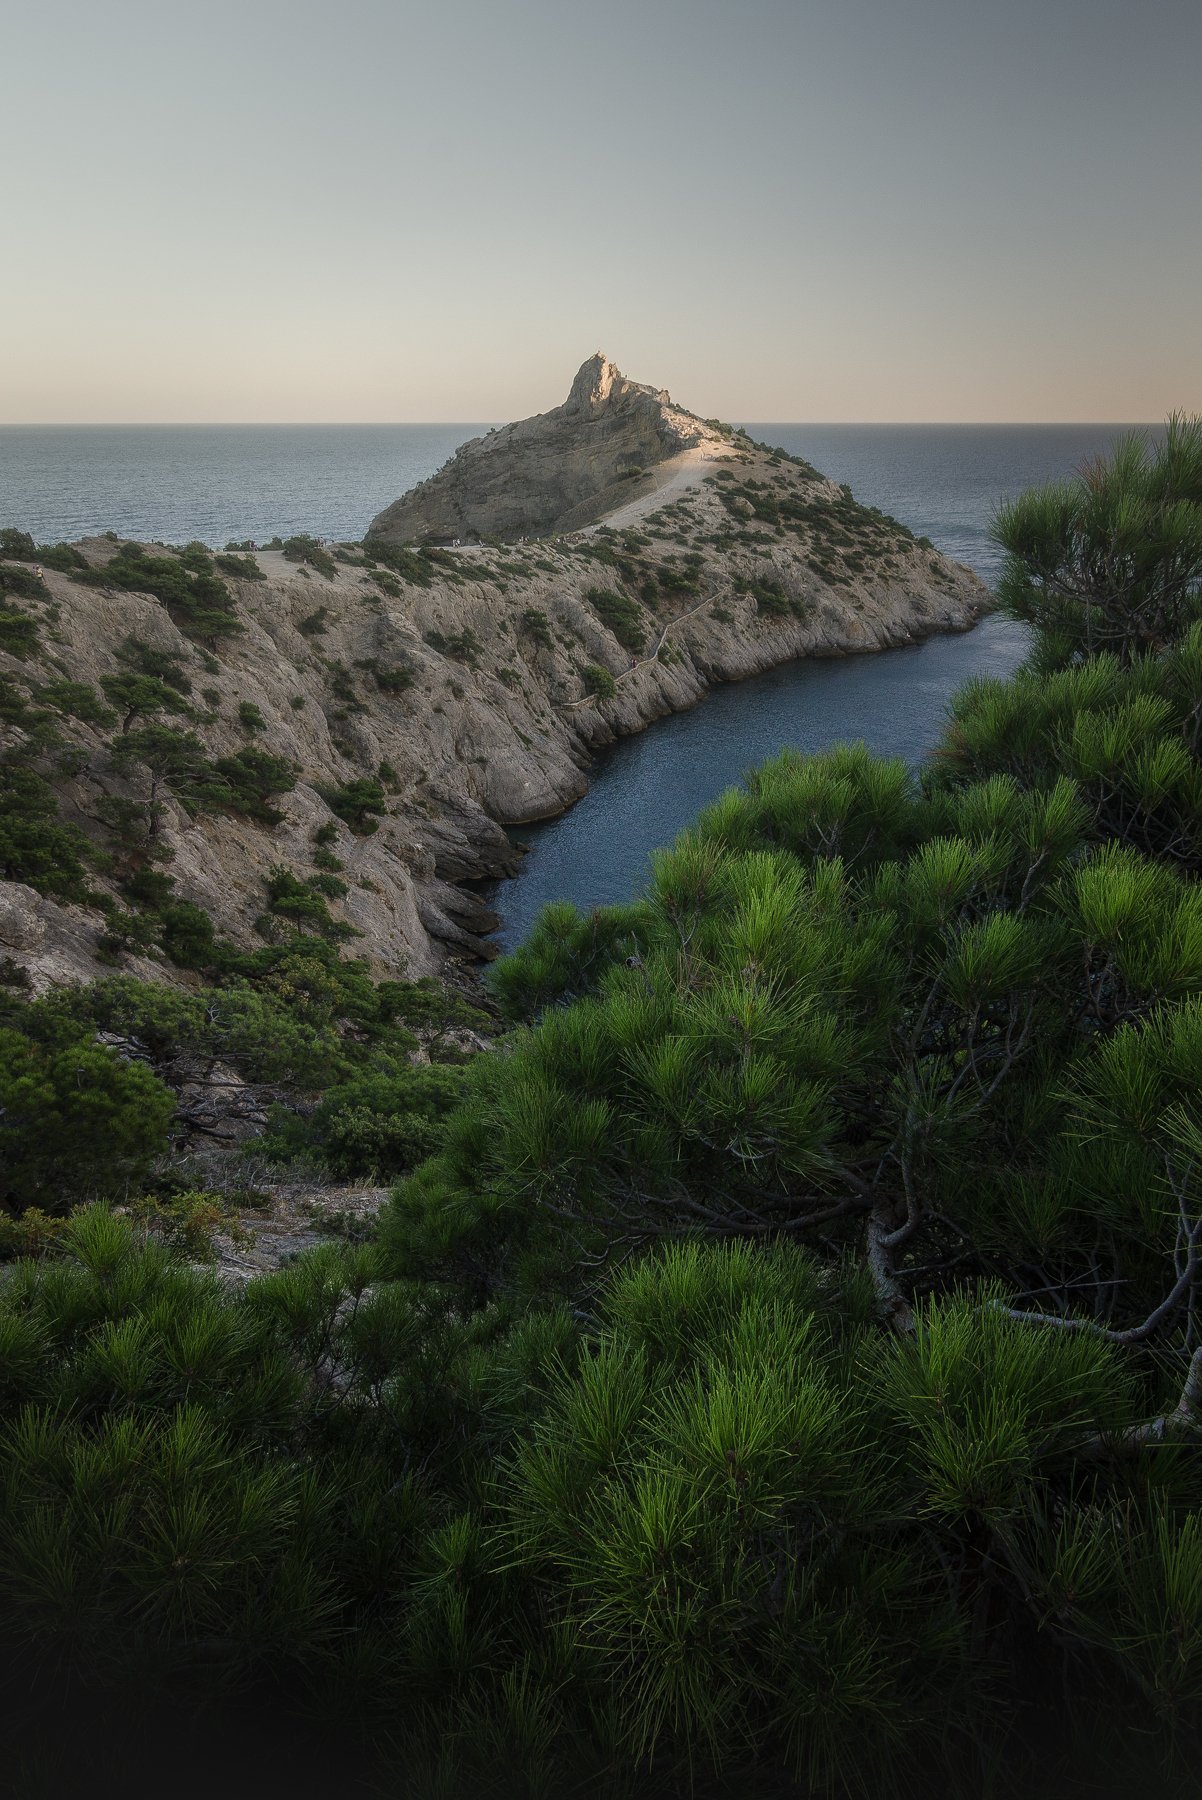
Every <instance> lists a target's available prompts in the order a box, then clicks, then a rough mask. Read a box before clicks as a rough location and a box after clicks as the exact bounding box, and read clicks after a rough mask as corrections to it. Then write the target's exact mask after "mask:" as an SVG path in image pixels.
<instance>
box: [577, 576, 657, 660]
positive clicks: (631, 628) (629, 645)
mask: <svg viewBox="0 0 1202 1800" xmlns="http://www.w3.org/2000/svg"><path fill="white" fill-rule="evenodd" d="M584 597H585V599H586V600H587V601H588V603H589V605H590V606H591V607H592V609H593V611H594V612H595V613H596V615H597V617H598V618H599V619H600V620H601V623H602V624H603V625H605V626H607V627H608V628H609V630H610V631H612V632H613V634H614V636H615V637H616V638H617V640H618V642H619V644H621V646H622V648H623V649H624V650H630V651H632V652H633V653H634V654H635V655H636V656H637V655H641V654H642V652H643V650H644V649H645V648H646V644H647V628H646V623H645V621H644V618H643V612H642V608H641V607H640V606H639V605H638V603H637V601H634V600H632V599H631V598H630V596H629V594H621V593H618V592H617V590H616V589H612V588H599V587H591V588H589V589H588V590H587V592H586V593H585V596H584Z"/></svg>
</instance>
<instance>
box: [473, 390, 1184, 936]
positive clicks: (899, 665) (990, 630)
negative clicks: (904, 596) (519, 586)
mask: <svg viewBox="0 0 1202 1800" xmlns="http://www.w3.org/2000/svg"><path fill="white" fill-rule="evenodd" d="M1125 429H1130V428H1129V427H1123V426H1104V425H1103V426H1097V425H1094V426H1088V425H1047V426H1043V425H1041V426H1009V425H999V426H975V425H966V426H935V425H930V426H927V425H880V426H873V425H758V426H757V425H750V426H748V430H749V431H750V432H751V435H752V436H753V437H754V438H757V439H760V440H761V441H763V442H766V443H775V444H779V445H780V446H781V447H782V448H783V449H785V450H789V451H791V452H793V453H794V454H795V455H800V456H804V457H806V458H807V459H808V460H809V461H810V462H812V463H813V464H814V465H815V466H816V467H817V468H819V469H821V470H822V471H823V473H824V474H826V475H830V476H831V477H832V478H833V479H834V480H836V481H845V482H847V483H848V484H849V485H850V487H851V488H852V490H853V492H854V493H855V495H856V498H857V499H858V500H862V501H863V502H865V504H867V505H870V506H879V507H880V508H881V509H882V510H883V511H885V512H889V513H892V514H893V515H894V517H896V518H899V519H901V520H903V521H904V523H905V524H907V525H908V526H909V527H910V529H911V530H912V531H913V532H914V533H915V534H916V535H917V536H920V537H922V536H926V537H929V538H931V539H932V540H933V541H934V543H936V544H937V545H938V546H939V548H940V549H941V550H943V551H946V552H947V554H948V555H950V556H953V557H955V558H956V560H957V561H959V562H964V563H967V564H968V566H969V567H970V568H972V569H975V570H976V571H977V573H978V574H979V575H980V576H981V577H982V578H983V579H984V580H985V581H987V582H992V581H993V580H994V578H995V577H996V575H997V572H998V568H999V565H1000V555H999V552H998V551H997V549H996V547H995V546H994V545H993V544H991V543H990V541H989V524H990V520H991V519H992V517H993V514H994V510H995V508H996V506H997V503H998V501H999V500H1001V499H1004V498H1007V497H1012V496H1013V495H1015V494H1018V493H1020V492H1021V491H1022V489H1023V488H1026V487H1030V486H1033V485H1037V484H1039V483H1042V482H1045V481H1049V480H1053V479H1056V478H1057V477H1060V476H1065V475H1071V474H1072V473H1073V472H1074V470H1076V469H1077V468H1079V467H1080V465H1081V464H1082V463H1083V462H1084V461H1085V460H1086V459H1087V458H1089V457H1091V456H1095V455H1098V454H1099V453H1104V452H1105V451H1106V450H1107V449H1108V448H1109V446H1110V445H1111V444H1112V443H1113V441H1114V439H1115V437H1116V436H1117V435H1118V434H1119V433H1120V432H1122V431H1123V430H1125ZM1149 429H1151V430H1152V431H1153V435H1157V432H1156V428H1149ZM1026 650H1027V633H1026V630H1025V628H1024V627H1022V626H1020V625H1018V624H1015V623H1013V622H1012V621H1010V620H1008V619H1003V618H999V617H998V616H996V615H994V616H992V617H989V618H987V619H985V620H983V621H982V623H981V624H980V625H978V626H977V627H976V629H975V630H973V631H969V632H964V633H961V634H958V635H954V636H947V637H937V638H930V639H928V640H927V642H926V643H925V644H919V645H912V646H907V647H906V648H905V649H902V650H886V651H882V652H880V653H879V654H876V655H872V656H862V657H852V658H849V659H848V660H846V661H838V662H813V661H811V662H800V663H792V664H787V665H785V666H784V667H783V668H779V669H774V670H772V671H770V672H769V673H768V674H766V675H759V676H755V677H754V678H753V679H751V680H750V681H745V682H740V683H738V684H737V685H734V686H730V687H725V688H719V689H717V690H716V691H715V692H713V693H711V694H709V695H707V697H706V699H705V700H704V702H703V703H702V704H701V705H700V706H698V707H697V708H696V709H695V710H694V711H692V712H687V713H677V714H676V715H674V716H673V717H672V718H669V719H665V720H662V721H660V722H659V723H658V724H656V725H653V726H652V727H651V728H650V730H649V731H647V732H645V733H643V734H642V735H641V736H640V737H634V738H627V739H626V740H624V741H623V742H622V743H619V744H618V745H616V746H615V747H614V748H613V749H612V750H609V751H607V752H606V754H605V756H604V757H603V758H602V759H601V760H600V761H599V762H598V764H597V767H596V769H595V770H594V772H593V774H592V776H591V780H590V787H589V791H588V793H587V794H586V795H585V797H584V799H583V800H581V801H580V802H579V803H578V804H577V805H576V806H574V807H573V808H572V810H571V811H570V812H568V813H565V814H564V815H563V817H562V818H559V819H554V820H551V821H549V822H548V823H547V824H545V825H537V826H527V827H524V828H522V830H521V832H520V836H521V838H522V840H523V841H524V842H525V843H526V844H528V845H529V853H528V855H527V856H526V857H525V858H524V860H523V862H522V865H521V869H520V872H519V873H518V874H517V875H516V876H515V877H514V878H513V879H512V880H511V881H505V882H499V883H497V884H495V885H494V886H493V887H492V888H491V889H490V890H489V892H488V893H487V895H486V898H487V900H488V903H489V905H490V906H492V907H493V908H494V909H495V910H496V911H497V912H498V913H499V914H500V916H501V921H502V923H501V928H500V930H499V932H498V934H497V936H498V939H499V941H500V943H501V944H502V945H503V946H506V947H510V946H512V945H514V944H516V943H520V942H521V940H522V938H524V937H525V936H526V934H527V932H528V931H529V930H530V927H531V926H532V925H533V923H534V921H535V919H536V918H537V917H538V914H539V913H540V911H541V910H542V908H543V906H545V905H546V904H547V902H548V901H550V900H559V899H567V900H572V901H574V902H575V903H576V905H577V906H579V907H580V908H581V909H582V910H585V911H587V910H588V908H590V907H593V906H601V905H605V904H606V903H609V902H614V901H623V900H628V899H630V898H631V896H632V895H633V894H635V893H636V892H637V891H638V890H639V888H641V887H642V886H643V884H644V883H645V881H646V879H647V876H648V873H649V858H650V855H651V852H652V851H653V850H655V849H657V848H659V847H660V846H661V845H663V844H668V843H671V841H672V839H673V838H674V837H675V836H676V834H677V832H679V831H680V830H681V829H682V828H683V827H684V826H685V825H687V824H688V822H689V820H690V819H692V818H694V817H695V816H696V814H697V813H698V812H699V811H700V809H701V808H702V807H703V806H705V805H706V804H707V803H708V802H709V801H710V800H712V799H714V798H715V796H716V795H718V794H720V793H721V792H722V790H723V789H724V788H726V787H729V786H730V785H731V783H732V782H737V781H738V780H739V778H740V776H741V775H742V774H743V772H744V770H746V769H749V768H751V767H752V766H753V765H754V764H756V763H759V762H762V761H763V760H764V758H765V757H767V756H772V755H774V754H775V753H776V752H777V751H778V750H779V749H781V748H782V746H784V745H792V746H794V747H795V748H797V749H800V750H805V751H816V750H823V749H826V748H828V747H829V746H830V745H831V744H835V743H840V742H844V743H847V742H855V741H857V740H862V741H863V742H864V743H866V744H867V745H868V746H869V748H870V749H872V750H874V751H876V752H877V753H878V754H880V755H882V756H900V757H904V758H905V760H906V761H907V762H909V763H911V764H917V763H919V762H921V760H922V759H923V757H925V756H926V755H927V754H928V753H929V752H930V751H931V750H932V749H933V748H934V745H935V744H936V743H937V741H938V739H939V735H940V732H941V730H942V726H943V719H944V715H945V712H946V709H947V704H948V701H949V700H950V699H951V696H952V694H953V693H954V692H955V691H956V689H957V688H958V687H960V685H961V684H962V683H963V682H964V681H965V680H967V679H968V677H969V676H970V675H978V674H991V675H998V676H1005V675H1009V674H1011V673H1012V672H1013V670H1014V669H1016V668H1017V667H1018V665H1019V663H1021V662H1022V660H1023V658H1024V656H1025V655H1026Z"/></svg>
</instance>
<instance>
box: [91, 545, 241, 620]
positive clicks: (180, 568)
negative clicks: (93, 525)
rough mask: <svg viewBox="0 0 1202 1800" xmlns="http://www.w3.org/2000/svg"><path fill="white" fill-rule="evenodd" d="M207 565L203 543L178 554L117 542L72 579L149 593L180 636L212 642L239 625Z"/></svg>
mask: <svg viewBox="0 0 1202 1800" xmlns="http://www.w3.org/2000/svg"><path fill="white" fill-rule="evenodd" d="M196 552H199V554H197V553H196ZM212 567H213V565H212V559H211V557H210V556H209V554H208V552H207V550H205V548H204V546H203V544H202V545H198V546H196V548H195V551H193V553H192V554H191V555H187V554H186V553H185V555H181V556H169V555H166V554H163V553H158V552H155V553H151V552H150V551H147V550H144V549H143V548H142V547H141V546H140V545H138V544H123V545H122V546H121V548H120V549H119V550H118V552H117V554H116V556H114V557H113V558H112V559H111V561H109V562H107V563H105V564H104V566H103V567H102V568H99V569H91V568H88V569H81V570H80V571H78V573H77V574H76V576H75V579H76V580H77V581H83V582H87V583H88V584H89V585H90V586H93V587H107V588H126V589H129V590H131V591H132V592H134V593H142V594H153V595H154V596H155V598H156V599H157V600H159V601H161V602H162V604H163V606H165V607H166V609H167V611H168V613H169V614H170V616H171V618H172V620H173V621H174V623H175V624H176V625H177V626H178V627H179V629H180V630H181V631H182V632H184V633H185V635H186V636H188V637H192V638H196V639H198V640H199V641H201V642H202V643H212V642H214V641H216V640H217V639H218V638H223V637H230V636H232V635H233V634H234V633H235V632H239V631H241V630H242V625H241V622H240V621H239V619H238V616H237V609H236V607H235V605H234V600H233V597H232V595H231V594H230V591H229V589H228V588H227V587H226V585H225V583H224V581H222V580H221V579H220V577H219V576H217V575H215V574H213V573H212V572H211V571H212Z"/></svg>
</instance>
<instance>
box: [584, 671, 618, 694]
mask: <svg viewBox="0 0 1202 1800" xmlns="http://www.w3.org/2000/svg"><path fill="white" fill-rule="evenodd" d="M580 679H581V681H583V683H584V691H585V693H586V694H592V695H594V696H595V698H596V699H598V700H612V699H613V697H614V695H615V694H616V693H617V691H618V684H617V682H616V681H615V680H614V678H613V676H612V675H611V674H610V672H609V670H608V669H602V668H600V667H599V666H598V665H597V664H596V663H585V665H584V667H583V669H581V671H580Z"/></svg>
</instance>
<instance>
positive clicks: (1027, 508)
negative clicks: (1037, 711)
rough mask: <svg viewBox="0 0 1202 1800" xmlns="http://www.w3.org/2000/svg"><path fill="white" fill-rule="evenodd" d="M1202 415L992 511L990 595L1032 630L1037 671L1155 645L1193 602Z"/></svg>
mask: <svg viewBox="0 0 1202 1800" xmlns="http://www.w3.org/2000/svg"><path fill="white" fill-rule="evenodd" d="M1199 494H1202V419H1187V418H1185V417H1183V416H1176V415H1175V416H1174V417H1173V418H1171V419H1170V420H1169V422H1168V426H1167V428H1166V432H1165V438H1164V442H1163V444H1161V445H1159V446H1157V447H1156V448H1155V449H1150V448H1149V446H1148V444H1147V442H1146V440H1145V439H1144V438H1143V437H1142V436H1141V435H1140V434H1138V433H1137V434H1134V435H1129V436H1127V437H1125V438H1124V439H1123V440H1122V441H1121V442H1120V443H1119V444H1118V445H1117V446H1116V447H1115V450H1114V453H1113V455H1112V457H1111V459H1110V461H1109V462H1108V463H1104V462H1102V461H1100V460H1099V461H1095V462H1094V463H1092V464H1091V465H1090V466H1089V467H1088V468H1086V469H1085V470H1084V471H1083V473H1082V474H1081V475H1079V476H1078V477H1076V478H1075V479H1074V480H1072V481H1067V482H1059V483H1053V484H1052V485H1051V486H1049V487H1045V488H1040V489H1035V490H1032V491H1029V492H1028V493H1025V494H1023V495H1021V496H1020V497H1019V498H1018V499H1017V500H1014V501H1012V502H1010V503H1009V504H1006V505H1003V506H1001V507H1000V508H999V510H998V516H997V519H996V521H995V524H994V528H993V535H994V539H995V541H996V542H997V543H998V544H1000V545H1001V546H1002V548H1003V549H1004V550H1005V552H1006V561H1005V564H1004V565H1003V569H1002V575H1001V579H1000V581H999V583H998V597H999V599H1000V600H1001V603H1002V605H1003V607H1005V609H1006V610H1007V611H1008V612H1010V613H1012V614H1013V615H1014V616H1015V617H1016V618H1020V619H1024V620H1026V621H1027V622H1028V623H1029V624H1031V625H1033V626H1034V627H1035V629H1036V632H1037V636H1038V643H1039V652H1040V666H1041V667H1044V668H1053V667H1061V666H1063V665H1064V664H1065V663H1066V662H1070V661H1073V660H1075V659H1078V658H1080V657H1083V656H1089V655H1093V654H1095V653H1097V652H1099V651H1110V652H1113V653H1114V654H1116V655H1117V656H1118V657H1119V660H1120V661H1121V662H1124V663H1126V662H1128V661H1131V660H1133V659H1135V658H1137V657H1139V656H1141V655H1143V654H1144V653H1145V652H1147V651H1149V650H1151V651H1161V650H1164V649H1165V648H1166V647H1167V646H1168V645H1169V644H1171V643H1172V642H1173V641H1174V640H1175V639H1177V638H1179V637H1180V636H1181V635H1182V634H1183V633H1184V631H1185V630H1186V629H1187V627H1188V626H1189V625H1190V623H1191V622H1192V621H1193V620H1194V619H1196V618H1197V617H1198V615H1199V611H1200V609H1202V509H1200V508H1199V505H1198V497H1199Z"/></svg>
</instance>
